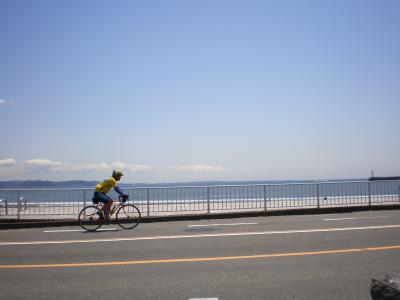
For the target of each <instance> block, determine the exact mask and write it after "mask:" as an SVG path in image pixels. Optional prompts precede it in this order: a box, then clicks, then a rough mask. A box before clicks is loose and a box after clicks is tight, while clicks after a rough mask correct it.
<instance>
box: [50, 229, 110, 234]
mask: <svg viewBox="0 0 400 300" xmlns="http://www.w3.org/2000/svg"><path fill="white" fill-rule="evenodd" d="M96 231H118V228H104V229H103V228H100V229H98V230H96ZM43 232H46V233H53V232H86V230H83V229H59V230H44V231H43Z"/></svg>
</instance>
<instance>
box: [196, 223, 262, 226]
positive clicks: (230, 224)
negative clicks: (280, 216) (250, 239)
mask: <svg viewBox="0 0 400 300" xmlns="http://www.w3.org/2000/svg"><path fill="white" fill-rule="evenodd" d="M257 224H258V223H226V224H197V225H188V227H214V226H240V225H257Z"/></svg>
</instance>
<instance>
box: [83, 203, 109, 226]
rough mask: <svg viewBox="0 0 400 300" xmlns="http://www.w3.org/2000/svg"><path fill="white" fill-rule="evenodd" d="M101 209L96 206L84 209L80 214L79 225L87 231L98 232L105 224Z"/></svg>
mask: <svg viewBox="0 0 400 300" xmlns="http://www.w3.org/2000/svg"><path fill="white" fill-rule="evenodd" d="M99 211H100V210H99V208H98V207H97V206H94V205H90V206H86V207H84V208H83V209H82V210H81V211H80V213H79V217H78V220H79V225H80V226H81V227H82V228H83V229H85V230H86V231H96V230H97V229H99V228H100V227H101V226H102V225H103V224H104V219H102V218H100V216H99V214H98V212H99Z"/></svg>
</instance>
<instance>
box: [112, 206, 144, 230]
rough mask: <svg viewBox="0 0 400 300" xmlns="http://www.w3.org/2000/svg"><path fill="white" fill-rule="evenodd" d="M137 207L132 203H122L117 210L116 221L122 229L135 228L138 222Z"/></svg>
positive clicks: (138, 212)
mask: <svg viewBox="0 0 400 300" xmlns="http://www.w3.org/2000/svg"><path fill="white" fill-rule="evenodd" d="M140 219H141V215H140V211H139V209H138V208H137V207H136V206H135V205H133V204H126V205H122V206H121V207H120V208H119V209H118V211H117V217H116V220H117V223H118V225H119V226H121V227H122V228H124V229H132V228H135V227H136V226H137V225H138V224H139V223H140Z"/></svg>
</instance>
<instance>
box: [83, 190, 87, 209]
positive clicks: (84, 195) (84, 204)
mask: <svg viewBox="0 0 400 300" xmlns="http://www.w3.org/2000/svg"><path fill="white" fill-rule="evenodd" d="M83 207H86V191H85V190H83Z"/></svg>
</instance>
